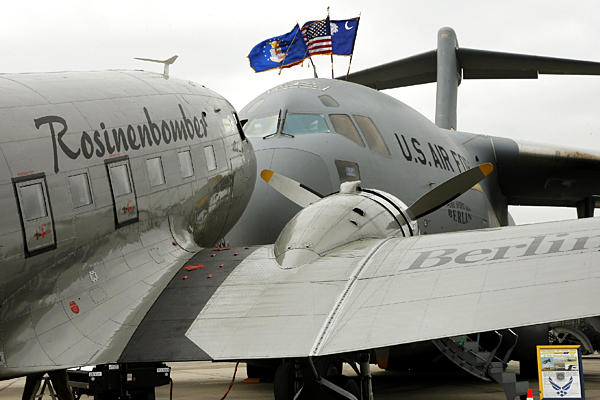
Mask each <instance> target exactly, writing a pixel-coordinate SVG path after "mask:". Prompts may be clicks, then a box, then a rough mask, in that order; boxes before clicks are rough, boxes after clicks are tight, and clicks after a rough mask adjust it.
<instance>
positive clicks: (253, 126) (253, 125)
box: [244, 114, 279, 137]
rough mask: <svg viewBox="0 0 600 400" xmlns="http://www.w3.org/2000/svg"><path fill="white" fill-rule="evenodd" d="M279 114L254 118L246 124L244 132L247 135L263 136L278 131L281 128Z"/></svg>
mask: <svg viewBox="0 0 600 400" xmlns="http://www.w3.org/2000/svg"><path fill="white" fill-rule="evenodd" d="M278 125H279V114H272V115H267V116H264V117H258V118H253V119H252V120H250V122H248V123H247V124H245V125H244V133H245V134H246V136H247V137H263V136H267V135H273V134H275V133H277V128H279V126H278Z"/></svg>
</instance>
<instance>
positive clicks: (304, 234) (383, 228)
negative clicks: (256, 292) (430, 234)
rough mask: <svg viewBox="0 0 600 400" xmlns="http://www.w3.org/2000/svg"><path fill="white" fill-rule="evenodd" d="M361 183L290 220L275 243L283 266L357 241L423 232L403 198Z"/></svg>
mask: <svg viewBox="0 0 600 400" xmlns="http://www.w3.org/2000/svg"><path fill="white" fill-rule="evenodd" d="M359 185H360V181H354V182H345V183H343V184H342V185H341V187H340V192H339V193H337V194H334V195H331V196H328V197H325V198H323V199H321V200H319V201H317V202H315V203H312V204H310V205H309V206H307V207H305V208H304V209H302V210H301V211H300V212H299V213H298V214H296V216H294V218H292V219H291V220H290V221H289V222H288V223H287V225H286V226H285V228H283V231H281V234H280V235H279V237H278V238H277V241H276V242H275V257H276V259H277V262H278V263H279V265H281V266H282V268H295V267H298V266H300V265H303V264H305V263H307V262H310V261H312V260H314V259H316V258H318V257H321V256H323V255H326V254H327V253H329V252H330V251H332V250H334V249H336V248H338V247H340V246H343V245H345V244H348V243H350V242H354V241H356V240H362V239H374V238H386V237H389V236H405V237H406V236H414V235H417V234H418V233H419V232H418V229H419V228H418V226H417V223H416V221H413V220H412V219H410V218H409V216H408V213H407V212H406V209H407V207H406V205H405V204H404V203H403V202H402V201H401V200H399V199H398V198H396V197H394V196H393V195H391V194H389V193H386V192H383V191H380V190H373V189H360V187H359Z"/></svg>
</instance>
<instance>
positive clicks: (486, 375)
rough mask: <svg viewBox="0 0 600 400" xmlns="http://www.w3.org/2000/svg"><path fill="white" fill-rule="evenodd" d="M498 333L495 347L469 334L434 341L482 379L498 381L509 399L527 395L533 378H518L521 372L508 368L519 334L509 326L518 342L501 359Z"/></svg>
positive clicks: (443, 350) (459, 364)
mask: <svg viewBox="0 0 600 400" xmlns="http://www.w3.org/2000/svg"><path fill="white" fill-rule="evenodd" d="M495 333H496V335H497V336H498V344H497V345H496V347H495V348H494V349H493V350H492V351H486V350H485V349H483V348H482V347H481V346H480V345H479V340H472V339H471V338H469V337H468V336H456V337H449V338H443V339H435V340H432V342H433V344H434V345H435V346H436V347H437V348H438V349H439V350H440V351H441V352H442V354H443V355H445V356H446V357H448V359H450V360H451V361H452V362H453V363H455V364H456V365H458V366H459V367H460V368H462V369H463V370H465V371H467V372H468V373H470V374H472V375H475V376H476V377H478V378H480V379H483V380H486V381H491V380H494V381H496V382H498V383H499V384H500V385H501V386H502V388H503V389H504V393H505V394H506V399H507V400H513V399H514V398H515V397H517V396H520V397H521V398H522V399H525V398H526V396H527V389H529V381H517V375H516V374H515V373H514V372H506V371H505V370H506V366H507V365H508V361H509V360H510V355H511V353H512V350H513V349H514V348H515V346H516V344H517V340H518V338H519V336H518V335H517V334H516V333H514V332H513V331H511V330H509V333H510V334H511V335H512V338H513V340H514V343H513V345H512V346H511V347H510V349H509V350H508V351H507V352H506V354H505V356H504V358H503V359H500V358H498V357H496V351H498V348H499V347H500V344H501V343H502V335H501V334H500V333H499V332H495ZM478 337H479V336H478Z"/></svg>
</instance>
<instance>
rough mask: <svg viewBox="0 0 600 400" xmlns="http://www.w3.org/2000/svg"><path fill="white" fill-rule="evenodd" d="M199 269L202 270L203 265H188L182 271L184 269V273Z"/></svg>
mask: <svg viewBox="0 0 600 400" xmlns="http://www.w3.org/2000/svg"><path fill="white" fill-rule="evenodd" d="M200 268H204V264H198V265H188V266H187V267H183V269H185V270H186V271H193V270H195V269H200Z"/></svg>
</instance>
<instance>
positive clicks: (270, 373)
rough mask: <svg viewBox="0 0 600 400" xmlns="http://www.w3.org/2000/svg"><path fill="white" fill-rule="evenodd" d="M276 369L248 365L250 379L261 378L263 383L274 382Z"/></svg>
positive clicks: (247, 371)
mask: <svg viewBox="0 0 600 400" xmlns="http://www.w3.org/2000/svg"><path fill="white" fill-rule="evenodd" d="M275 371H276V368H269V367H263V366H258V365H254V364H246V373H247V375H248V378H259V379H260V381H261V382H273V379H274V378H275Z"/></svg>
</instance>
